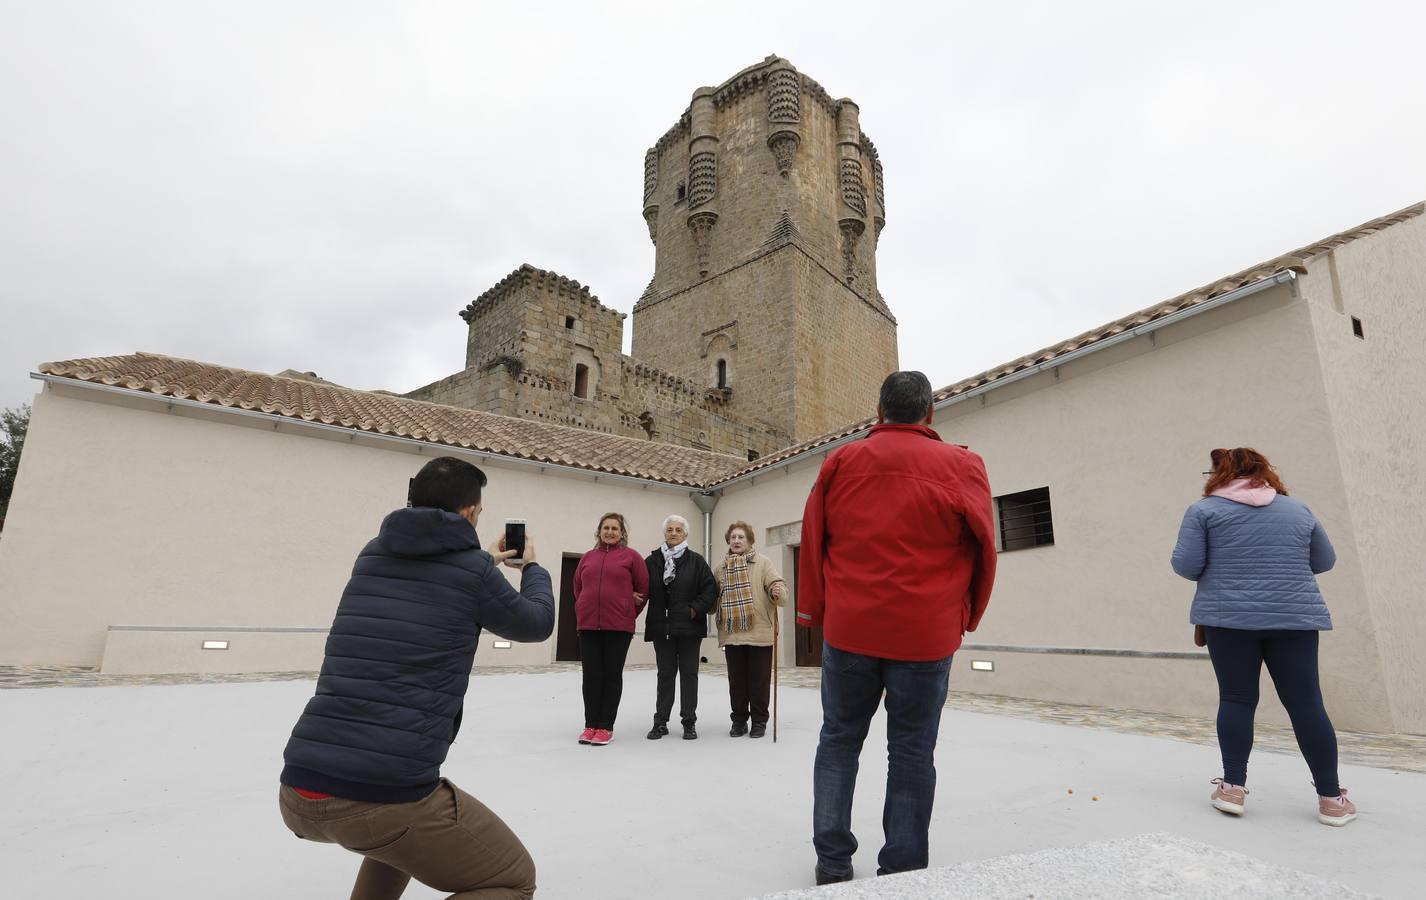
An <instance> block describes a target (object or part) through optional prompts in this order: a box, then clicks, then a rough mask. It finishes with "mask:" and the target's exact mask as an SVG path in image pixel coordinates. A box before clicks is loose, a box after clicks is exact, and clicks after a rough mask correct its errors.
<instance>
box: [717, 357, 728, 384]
mask: <svg viewBox="0 0 1426 900" xmlns="http://www.w3.org/2000/svg"><path fill="white" fill-rule="evenodd" d="M727 387H728V361H727V360H726V359H720V360H718V389H719V390H726V389H727Z"/></svg>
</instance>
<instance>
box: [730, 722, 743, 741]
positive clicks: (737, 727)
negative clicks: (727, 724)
mask: <svg viewBox="0 0 1426 900" xmlns="http://www.w3.org/2000/svg"><path fill="white" fill-rule="evenodd" d="M747 733H748V723H747V722H734V723H733V727H732V728H729V729H728V737H742V736H743V735H745V734H747Z"/></svg>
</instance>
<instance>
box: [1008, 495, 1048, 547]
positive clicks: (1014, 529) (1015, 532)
mask: <svg viewBox="0 0 1426 900" xmlns="http://www.w3.org/2000/svg"><path fill="white" fill-rule="evenodd" d="M995 512H996V516H997V518H999V520H1000V549H1001V551H1002V552H1004V551H1009V550H1027V549H1029V548H1031V547H1045V546H1048V545H1051V544H1053V543H1054V542H1055V526H1054V522H1053V521H1052V518H1051V515H1050V489H1049V488H1047V487H1042V488H1035V489H1034V490H1029V491H1021V492H1019V493H1018V494H1005V495H1004V496H1001V497H996V498H995Z"/></svg>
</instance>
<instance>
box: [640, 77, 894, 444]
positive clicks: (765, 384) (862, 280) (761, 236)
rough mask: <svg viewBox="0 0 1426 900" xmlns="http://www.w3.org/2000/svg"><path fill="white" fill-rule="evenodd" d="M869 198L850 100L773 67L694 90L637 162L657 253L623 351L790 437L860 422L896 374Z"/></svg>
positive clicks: (872, 190) (869, 176)
mask: <svg viewBox="0 0 1426 900" xmlns="http://www.w3.org/2000/svg"><path fill="white" fill-rule="evenodd" d="M884 194H885V191H884V187H883V184H882V167H881V162H880V159H879V157H878V155H877V153H876V149H875V147H874V146H873V145H872V143H871V141H870V140H869V139H868V138H867V136H866V135H865V134H864V133H863V132H862V130H861V120H860V110H859V109H858V107H857V105H856V104H855V103H854V102H852V101H851V100H848V99H842V100H833V99H832V98H831V97H830V96H829V95H828V94H827V92H826V91H825V90H823V89H822V87H821V86H820V85H818V84H817V83H816V82H815V81H812V80H811V79H810V78H808V77H806V76H805V75H803V74H801V73H800V72H798V71H797V69H796V68H795V67H794V66H793V65H792V63H790V62H788V61H787V60H785V59H782V58H780V57H776V56H771V57H768V58H767V59H766V60H764V61H763V62H762V63H760V64H758V65H756V66H752V67H750V68H748V69H745V70H743V71H742V72H739V73H738V74H737V75H735V76H733V77H732V78H731V79H729V80H728V81H726V82H724V83H723V84H721V85H719V86H718V87H713V88H709V87H705V88H699V89H698V90H697V91H695V92H694V94H693V98H692V101H691V103H690V104H689V107H688V109H687V110H686V111H685V112H684V114H683V116H682V117H680V119H679V120H678V122H677V123H676V124H675V125H674V126H673V128H671V129H670V130H669V131H668V132H667V133H666V134H665V135H664V136H663V137H662V138H660V139H659V140H658V142H656V143H655V144H654V146H653V147H652V148H650V149H649V151H648V152H647V153H646V154H645V155H644V198H643V212H644V219H645V221H646V222H647V223H648V225H649V236H650V238H651V239H652V240H653V241H654V244H655V247H656V250H655V263H654V278H653V280H652V282H651V283H650V284H649V287H648V290H646V291H645V292H644V295H643V297H642V298H641V299H640V300H639V303H638V304H637V305H636V306H635V308H634V323H633V328H634V347H633V352H634V356H635V357H636V358H637V359H639V360H641V361H646V362H649V363H652V364H653V365H655V366H658V367H660V368H662V369H665V370H668V371H671V372H674V373H676V374H678V375H680V376H683V377H684V378H687V379H690V380H702V381H703V382H704V383H706V384H707V385H708V386H709V387H710V388H714V389H718V390H721V391H723V392H725V395H726V396H727V398H728V408H729V410H730V411H731V413H732V414H733V415H736V416H739V417H741V418H745V419H755V420H760V421H763V422H765V423H767V424H769V425H770V426H772V427H774V428H776V429H777V430H779V431H784V432H787V433H790V434H792V435H794V436H795V437H796V438H799V439H801V438H806V437H811V436H814V435H817V434H820V433H823V432H825V431H827V430H830V429H832V428H836V427H839V426H841V425H845V424H847V423H848V422H851V421H854V420H856V419H859V418H862V417H864V416H866V415H869V414H871V413H872V412H873V411H874V410H875V406H876V395H877V389H878V387H879V386H880V384H881V380H882V379H883V378H884V377H885V376H886V374H887V373H889V372H891V371H894V370H895V369H896V367H897V352H896V320H895V319H894V318H893V316H892V314H891V311H890V310H889V309H888V308H887V306H886V303H885V302H884V301H883V300H882V297H881V294H880V292H879V291H878V290H877V285H876V247H877V241H878V238H879V236H880V233H881V229H882V227H883V226H884V225H885V223H886V213H885V204H884Z"/></svg>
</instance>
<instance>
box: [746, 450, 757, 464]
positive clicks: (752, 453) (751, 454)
mask: <svg viewBox="0 0 1426 900" xmlns="http://www.w3.org/2000/svg"><path fill="white" fill-rule="evenodd" d="M757 458H758V451H756V450H754V449H752V448H751V447H749V448H748V462H756V461H757Z"/></svg>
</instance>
